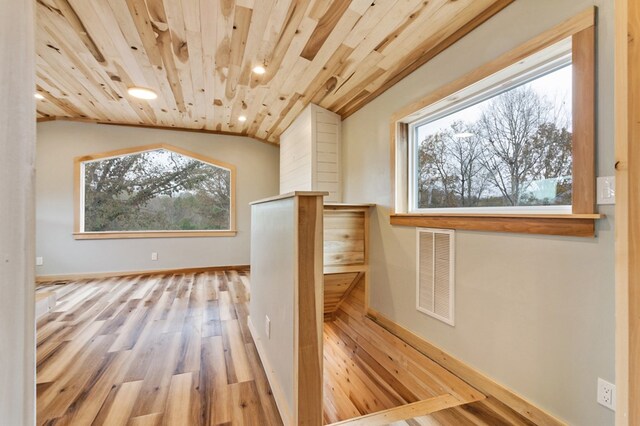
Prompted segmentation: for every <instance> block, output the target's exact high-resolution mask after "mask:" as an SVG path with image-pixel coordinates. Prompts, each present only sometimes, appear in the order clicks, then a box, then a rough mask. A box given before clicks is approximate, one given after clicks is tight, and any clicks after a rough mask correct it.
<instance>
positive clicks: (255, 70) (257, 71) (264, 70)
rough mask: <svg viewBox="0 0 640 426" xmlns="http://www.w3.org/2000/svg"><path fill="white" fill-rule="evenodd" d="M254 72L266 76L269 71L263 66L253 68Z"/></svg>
mask: <svg viewBox="0 0 640 426" xmlns="http://www.w3.org/2000/svg"><path fill="white" fill-rule="evenodd" d="M253 72H254V73H256V74H261V75H262V74H264V73H265V72H267V70H266V69H265V68H264V67H263V66H262V65H257V66H255V67H253Z"/></svg>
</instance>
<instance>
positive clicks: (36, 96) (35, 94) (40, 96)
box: [33, 93, 44, 100]
mask: <svg viewBox="0 0 640 426" xmlns="http://www.w3.org/2000/svg"><path fill="white" fill-rule="evenodd" d="M33 97H34V98H36V99H38V100H43V99H44V96H42V95H41V94H40V93H34V94H33Z"/></svg>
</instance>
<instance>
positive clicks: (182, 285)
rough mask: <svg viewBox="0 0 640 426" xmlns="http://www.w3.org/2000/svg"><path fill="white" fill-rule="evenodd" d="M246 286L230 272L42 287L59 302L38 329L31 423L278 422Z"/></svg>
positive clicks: (241, 277) (240, 274) (240, 275)
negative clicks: (252, 333) (34, 418)
mask: <svg viewBox="0 0 640 426" xmlns="http://www.w3.org/2000/svg"><path fill="white" fill-rule="evenodd" d="M245 281H247V277H246V274H244V273H243V272H235V271H229V272H210V273H200V274H180V275H159V276H137V277H126V278H113V279H97V280H85V281H80V282H70V283H67V284H64V285H48V286H47V287H48V290H52V291H58V294H61V295H62V296H61V297H60V298H59V300H58V303H57V305H56V306H55V308H54V309H53V310H52V311H51V312H50V313H49V314H46V315H44V316H43V317H42V318H41V319H40V320H39V321H38V335H37V344H38V351H37V422H38V424H39V425H43V424H47V425H54V424H55V425H74V426H75V425H91V424H95V425H181V426H182V425H227V424H233V425H279V424H282V421H281V420H280V417H279V414H278V410H277V407H276V405H275V401H274V399H273V397H272V395H271V389H270V388H269V384H268V382H267V379H266V377H265V374H264V370H263V367H262V365H261V363H260V360H259V358H258V354H257V352H256V349H255V346H254V344H253V341H252V340H251V336H250V334H249V331H248V328H247V323H246V318H247V292H246V287H245ZM63 288H64V291H61V290H62V289H63Z"/></svg>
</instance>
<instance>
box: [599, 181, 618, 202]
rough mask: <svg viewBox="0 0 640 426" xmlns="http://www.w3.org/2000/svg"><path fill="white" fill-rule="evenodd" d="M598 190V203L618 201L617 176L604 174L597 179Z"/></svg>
mask: <svg viewBox="0 0 640 426" xmlns="http://www.w3.org/2000/svg"><path fill="white" fill-rule="evenodd" d="M596 187H597V188H596V192H597V199H598V201H597V202H598V204H615V202H616V177H615V176H602V177H599V178H598V179H597V182H596Z"/></svg>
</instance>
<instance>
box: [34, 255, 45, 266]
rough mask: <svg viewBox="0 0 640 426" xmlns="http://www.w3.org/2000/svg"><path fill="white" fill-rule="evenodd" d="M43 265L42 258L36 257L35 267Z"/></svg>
mask: <svg viewBox="0 0 640 426" xmlns="http://www.w3.org/2000/svg"><path fill="white" fill-rule="evenodd" d="M42 265H44V258H42V257H40V256H38V257H36V266H42Z"/></svg>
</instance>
